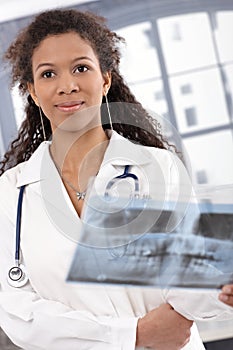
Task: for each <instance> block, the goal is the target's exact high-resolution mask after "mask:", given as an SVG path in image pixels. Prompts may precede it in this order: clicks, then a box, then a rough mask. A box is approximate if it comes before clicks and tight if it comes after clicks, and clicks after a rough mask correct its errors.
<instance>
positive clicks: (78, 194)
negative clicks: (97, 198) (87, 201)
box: [76, 191, 86, 201]
mask: <svg viewBox="0 0 233 350" xmlns="http://www.w3.org/2000/svg"><path fill="white" fill-rule="evenodd" d="M76 196H77V199H78V201H80V200H81V199H84V198H85V196H86V192H78V191H77V192H76Z"/></svg>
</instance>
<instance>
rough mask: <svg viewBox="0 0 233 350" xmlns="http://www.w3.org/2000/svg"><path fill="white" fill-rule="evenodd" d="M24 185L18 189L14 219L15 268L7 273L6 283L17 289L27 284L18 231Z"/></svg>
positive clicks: (19, 229)
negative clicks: (21, 261)
mask: <svg viewBox="0 0 233 350" xmlns="http://www.w3.org/2000/svg"><path fill="white" fill-rule="evenodd" d="M24 190H25V185H23V186H21V187H20V190H19V198H18V205H17V217H16V236H15V266H13V267H11V268H10V270H9V272H8V278H7V280H8V283H9V285H10V286H11V287H15V288H19V287H23V286H25V284H27V282H28V277H27V274H26V272H25V267H24V265H23V264H21V263H20V231H21V215H22V204H23V193H24Z"/></svg>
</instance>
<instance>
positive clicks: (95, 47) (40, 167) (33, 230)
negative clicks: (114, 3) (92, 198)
mask: <svg viewBox="0 0 233 350" xmlns="http://www.w3.org/2000/svg"><path fill="white" fill-rule="evenodd" d="M120 41H121V38H119V37H118V36H117V35H116V34H115V33H113V32H111V31H110V30H109V29H108V28H107V27H106V26H105V25H104V23H103V21H102V19H101V18H99V17H97V16H95V15H93V14H87V13H82V12H78V11H74V10H64V11H60V10H55V11H48V12H45V13H42V14H40V15H38V16H37V17H36V18H35V20H34V21H33V22H32V23H31V24H30V25H29V26H28V27H27V28H25V30H24V31H23V32H22V33H20V34H19V36H18V37H17V39H16V41H15V42H14V43H13V44H12V45H11V46H10V47H9V49H8V51H7V53H6V58H7V59H8V60H9V61H10V62H11V65H12V78H13V83H15V82H19V88H20V90H21V92H22V93H23V94H24V95H26V96H27V103H26V108H25V110H26V119H25V121H24V122H23V124H22V126H21V129H20V131H19V135H18V137H17V139H16V140H15V141H13V142H12V144H11V148H10V150H9V151H8V152H7V153H6V155H5V158H4V160H3V161H2V167H1V172H2V173H3V172H4V174H3V175H2V176H1V178H0V191H1V196H2V198H4V200H2V202H1V204H0V222H1V227H2V229H1V242H2V243H1V245H0V250H1V251H0V265H1V276H0V281H1V293H0V305H1V306H0V319H1V326H2V328H3V329H4V330H5V332H6V333H7V334H8V336H9V337H10V338H11V339H12V341H13V342H14V343H15V344H17V345H18V346H20V347H22V348H25V349H50V350H52V349H56V350H59V349H64V348H67V349H69V350H72V349H101V350H104V349H108V350H109V349H125V350H130V349H135V347H147V348H151V349H158V350H165V349H169V350H173V349H174V350H177V349H181V348H182V347H184V348H185V349H203V348H204V347H203V345H202V342H201V340H200V337H199V335H198V332H197V328H196V326H195V324H194V323H193V320H194V319H205V318H211V319H214V318H216V319H218V318H219V319H224V318H228V317H231V310H230V308H229V307H227V306H224V304H223V303H220V302H218V301H217V295H216V293H209V294H204V295H200V294H195V293H192V292H186V291H172V290H168V289H166V290H165V289H164V290H159V289H158V290H154V289H151V290H150V289H149V288H148V289H146V290H142V289H136V288H135V289H130V288H124V287H116V288H110V287H107V286H104V285H100V286H98V287H97V286H94V287H93V286H92V285H85V284H83V285H82V284H81V285H71V284H68V283H66V276H67V272H68V270H69V266H70V263H71V260H72V257H73V253H74V251H75V248H76V242H77V241H78V239H79V232H80V229H81V220H80V217H81V215H82V211H83V204H84V202H85V196H86V190H87V187H88V181H89V179H90V178H92V177H95V178H96V180H95V183H96V184H95V190H96V191H97V192H98V193H100V194H103V193H104V191H105V189H106V184H107V183H108V182H109V180H111V179H112V178H114V177H115V176H118V175H119V174H121V173H122V169H125V165H126V164H127V165H128V164H129V165H130V166H131V168H132V172H134V173H135V174H136V175H137V176H138V177H139V180H141V182H142V187H143V193H146V194H147V195H150V196H151V197H152V198H154V197H156V195H157V193H158V188H154V187H153V186H150V184H152V180H153V179H154V174H156V178H157V179H159V182H160V187H159V190H160V192H162V195H163V196H165V197H166V198H167V199H168V200H169V199H170V198H173V197H172V196H174V195H176V194H177V189H178V188H181V187H182V188H185V190H186V191H188V193H190V189H191V186H190V183H189V179H188V176H187V174H186V172H185V170H184V168H183V166H182V164H181V162H180V161H179V159H178V158H177V157H176V156H174V155H173V154H172V153H171V152H169V151H168V150H166V148H168V144H167V143H166V142H165V141H164V140H163V138H162V136H161V135H160V133H159V130H158V127H157V124H156V122H155V121H153V119H152V118H150V117H149V116H148V115H147V113H146V112H145V111H144V109H143V108H142V106H141V105H140V104H139V103H138V102H137V101H136V100H135V98H134V96H133V95H132V94H131V92H130V90H129V89H128V87H127V86H126V85H125V83H124V81H123V79H122V77H121V75H120V73H119V69H118V67H119V61H120V54H119V48H118V45H119V43H120ZM107 96H108V97H107ZM108 99H109V100H110V101H111V102H114V103H115V102H124V103H125V105H124V106H123V107H122V105H121V103H120V104H119V105H118V104H117V106H116V108H114V109H113V110H112V113H109V112H110V110H109V106H108V104H107V101H108ZM102 100H103V101H106V104H103V106H102V111H101V113H100V106H101V104H102ZM129 104H132V106H133V108H132V107H130V106H131V105H129ZM105 105H107V106H106V107H107V108H104V106H105ZM111 117H112V119H111ZM101 118H102V120H101ZM107 118H109V119H107ZM112 127H113V129H114V131H113V130H111V129H112ZM45 139H47V140H48V139H52V141H51V142H48V141H44V140H45ZM129 140H131V141H133V142H130V141H129ZM142 145H144V146H142ZM151 146H152V147H151ZM8 168H11V169H8ZM6 169H8V170H7V171H5V170H6ZM145 174H146V179H147V181H145V176H144V177H143V175H145ZM143 179H144V180H143ZM22 186H26V187H25V191H24V194H23V208H22V221H21V261H23V262H24V265H25V267H26V270H27V276H28V277H29V281H28V282H27V284H25V285H22V286H21V287H20V288H14V287H12V286H11V285H10V284H9V283H7V279H6V275H7V273H8V271H9V269H10V268H11V267H12V266H13V265H14V260H15V257H14V250H15V245H14V241H15V217H16V206H17V201H18V194H19V189H20V188H22ZM71 222H72V223H73V224H74V225H73V226H72V225H70V223H71ZM74 226H75V232H74V233H73V231H72V230H73V227H74ZM21 261H20V262H21ZM189 294H190V295H189ZM186 344H187V345H186Z"/></svg>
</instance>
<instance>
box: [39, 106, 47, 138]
mask: <svg viewBox="0 0 233 350" xmlns="http://www.w3.org/2000/svg"><path fill="white" fill-rule="evenodd" d="M38 108H39V113H40V121H41V126H42V131H43V137H44V141H46V134H45V127H44V121H43V116H42V111H41V108H40V106H38Z"/></svg>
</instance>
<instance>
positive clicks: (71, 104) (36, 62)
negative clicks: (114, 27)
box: [28, 32, 111, 131]
mask: <svg viewBox="0 0 233 350" xmlns="http://www.w3.org/2000/svg"><path fill="white" fill-rule="evenodd" d="M32 72H33V83H29V84H28V90H29V92H30V94H31V96H32V98H33V100H34V102H35V103H36V104H37V105H38V106H40V107H41V109H42V110H43V112H44V114H45V115H46V116H47V118H48V119H49V120H50V124H51V128H52V131H54V130H55V129H56V127H57V126H58V125H59V124H60V123H62V122H63V121H64V120H66V119H67V117H69V116H71V115H73V114H74V113H75V112H77V111H82V110H86V109H87V108H88V107H92V106H100V105H101V102H102V97H103V95H104V94H106V93H107V91H108V90H109V88H110V84H111V77H110V74H109V73H106V74H104V75H103V74H102V72H101V69H100V65H99V61H98V58H97V56H96V55H95V53H94V51H93V49H92V47H91V46H90V45H89V44H88V43H87V41H85V40H83V39H82V38H81V37H80V36H79V35H78V34H77V33H75V32H70V33H65V34H59V35H54V36H49V37H47V38H45V39H44V40H43V41H42V42H41V43H40V45H39V46H38V47H37V48H36V49H35V50H34V52H33V56H32ZM99 119H100V115H99Z"/></svg>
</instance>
